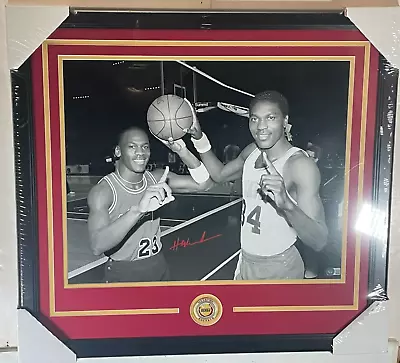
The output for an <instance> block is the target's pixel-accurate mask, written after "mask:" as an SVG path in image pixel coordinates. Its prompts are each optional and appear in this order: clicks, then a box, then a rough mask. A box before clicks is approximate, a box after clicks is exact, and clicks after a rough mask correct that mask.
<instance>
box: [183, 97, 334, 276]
mask: <svg viewBox="0 0 400 363" xmlns="http://www.w3.org/2000/svg"><path fill="white" fill-rule="evenodd" d="M290 127H291V126H290V125H289V123H288V103H287V100H286V99H285V97H284V96H282V95H281V94H280V93H278V92H275V91H266V92H263V93H260V94H258V95H256V96H255V98H254V99H253V100H252V101H251V103H250V107H249V129H250V133H251V135H252V136H253V138H254V142H252V143H251V144H250V145H248V146H247V147H246V148H244V149H243V151H242V152H241V154H240V155H239V156H238V157H237V158H236V159H234V160H232V161H230V162H229V163H227V164H226V165H224V164H223V163H222V162H221V161H220V160H218V158H217V157H216V156H215V154H214V153H213V152H212V150H211V145H210V142H209V141H208V139H207V136H206V135H205V134H204V133H203V132H202V131H201V128H200V125H199V123H198V120H197V121H195V123H194V125H193V127H192V128H191V129H190V130H188V132H189V133H190V134H191V135H192V142H193V144H194V146H195V148H196V149H197V151H198V152H199V154H200V157H201V160H202V161H203V163H204V165H205V166H206V168H207V170H208V171H209V173H210V175H211V178H212V179H213V180H214V181H215V182H217V183H224V182H226V181H231V180H236V179H238V178H240V177H242V193H243V210H242V226H241V254H240V256H239V263H238V266H237V269H236V271H235V276H234V278H235V279H238V280H262V279H303V278H304V263H303V260H302V258H301V256H300V254H299V252H298V250H297V248H296V246H295V243H296V241H297V239H300V240H301V241H302V242H303V243H304V244H306V245H307V246H309V247H311V248H312V249H313V250H315V251H320V250H322V249H323V248H324V246H325V245H326V243H327V235H328V232H327V227H326V224H325V216H324V209H323V206H322V203H321V199H320V196H319V186H320V174H319V170H318V167H317V166H316V164H315V162H314V161H313V160H312V159H311V158H309V157H308V155H307V153H306V152H305V151H304V150H301V149H299V148H297V147H293V146H292V144H291V143H290V140H291V135H290V132H289V131H290Z"/></svg>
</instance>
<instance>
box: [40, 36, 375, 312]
mask: <svg viewBox="0 0 400 363" xmlns="http://www.w3.org/2000/svg"><path fill="white" fill-rule="evenodd" d="M71 42H72V43H71ZM104 42H105V43H106V44H105V43H104ZM104 42H103V41H101V42H96V41H94V42H92V41H81V40H77V41H73V40H71V41H64V40H49V41H46V42H45V43H44V44H43V48H42V56H43V80H44V88H45V90H44V96H45V101H44V107H45V124H46V125H45V130H46V132H47V134H46V167H47V170H51V150H50V147H49V146H50V145H51V138H50V98H49V90H48V86H49V81H48V47H47V45H48V44H58V45H60V44H63V45H70V44H74V45H78V44H79V45H89V44H90V45H110V43H113V44H112V45H119V46H121V45H126V43H127V42H128V43H129V44H128V45H133V44H132V41H122V43H123V44H122V43H121V41H114V42H113V41H110V42H109V41H104ZM137 42H140V45H146V46H147V45H155V46H157V45H159V46H166V45H169V46H178V45H179V46H182V45H197V46H198V45H203V46H208V45H212V46H215V45H221V44H216V43H220V42H212V43H208V42H157V41H155V42H152V41H133V43H135V44H136V43H137ZM154 43H156V44H154ZM166 43H168V44H166ZM178 43H179V44H178ZM181 43H184V44H181ZM199 43H201V44H199ZM204 43H207V44H204ZM224 43H225V44H226V45H229V46H232V45H238V43H243V44H242V45H246V46H254V45H255V43H256V44H258V45H263V46H266V45H267V44H268V45H270V46H271V45H274V46H277V45H282V42H224ZM261 43H262V44H261ZM311 44H312V45H313V46H318V45H319V46H353V47H354V46H362V47H364V49H365V55H366V57H365V59H364V83H363V95H364V98H363V111H362V115H363V116H362V130H365V127H366V97H365V95H367V94H368V86H367V85H368V76H369V54H370V44H369V43H368V42H295V43H293V42H284V45H286V46H291V47H293V46H299V45H302V46H305V45H311ZM136 45H137V44H136ZM266 58H268V60H270V61H271V60H280V61H282V60H286V61H288V60H311V59H312V60H316V59H318V60H321V61H323V60H325V61H327V60H330V61H332V60H338V61H339V60H340V61H349V62H350V77H349V85H350V86H351V87H349V97H348V98H349V104H348V110H349V111H350V110H351V112H348V120H347V121H348V125H347V136H346V138H347V141H346V167H348V166H349V165H348V161H349V158H350V151H351V147H350V144H349V142H351V124H352V122H351V121H352V106H353V97H352V96H353V86H354V71H355V57H354V56H352V57H349V56H347V57H344V56H343V57H340V56H338V57H335V56H326V57H323V56H319V57H313V56H304V57H299V56H297V57H293V56H288V57H282V56H281V57H267V56H264V57H240V56H237V57H236V56H233V57H211V56H208V57H201V56H196V57H184V56H182V57H178V56H175V57H162V56H158V57H149V56H144V57H140V56H101V55H100V56H85V55H83V56H82V55H79V56H72V55H64V56H59V68H58V76H59V81H60V83H59V85H60V86H59V101H60V123H61V124H60V137H61V140H60V145H61V154H62V155H61V161H62V160H65V149H63V148H62V147H63V145H65V135H64V127H65V124H64V102H63V87H61V86H62V85H63V76H62V62H63V60H67V59H81V60H84V59H86V60H89V59H109V60H118V59H136V60H138V59H146V60H153V59H154V60H161V59H162V60H168V59H171V60H177V59H179V60H189V59H193V60H194V59H196V60H225V61H230V60H236V59H238V60H239V59H240V60H253V61H254V60H264V61H265V60H267V59H266ZM283 58H285V59H283ZM367 59H368V61H367ZM60 65H61V67H60ZM60 77H61V78H60ZM366 81H367V82H366ZM61 101H62V102H61ZM361 139H362V140H361ZM360 151H362V152H364V151H365V135H363V134H361V138H360ZM361 158H362V159H364V154H363V153H361V154H360V165H361V166H363V161H361ZM62 169H65V165H62ZM62 172H65V170H62ZM62 175H64V174H62ZM360 176H361V179H362V178H363V168H362V170H361V169H360V170H359V177H360ZM51 179H52V178H51V175H50V174H47V177H46V181H47V198H48V200H47V206H48V212H50V211H52V194H51V186H52V185H51V184H52V183H51V182H52V180H51ZM64 179H65V178H63V177H62V178H61V180H62V181H63V182H62V183H63V184H64V185H63V186H64V187H65V180H64ZM348 179H349V178H346V182H345V193H348ZM49 187H50V188H49ZM64 187H63V190H62V193H63V213H64V214H65V217H64V220H63V228H64V233H63V235H64V238H63V240H64V241H63V242H64V246H63V247H64V260H65V259H66V254H65V248H66V243H65V242H66V239H67V238H66V203H65V197H66V195H65V193H66V192H65V190H64V189H65V188H64ZM345 197H347V199H348V195H345ZM358 197H359V200H358V205H360V203H361V202H362V185H361V190H360V189H359V193H358ZM360 198H361V199H360ZM344 204H346V203H344ZM49 215H52V213H49ZM344 215H345V216H346V218H344V221H345V228H344V229H343V230H344V232H343V240H342V242H343V241H345V242H347V238H346V237H347V236H346V235H345V232H347V217H348V216H347V209H346V210H345V211H344ZM48 234H49V242H50V243H49V248H48V250H49V277H50V315H51V316H79V315H91V316H94V315H120V314H124V315H134V314H171V313H179V308H162V309H131V310H92V311H63V312H61V311H55V296H54V239H53V237H54V236H53V226H52V220H51V222H50V223H49V227H48ZM360 239H361V237H360V236H359V235H358V236H357V242H356V244H357V246H356V249H357V251H356V264H355V270H356V271H355V272H356V274H355V278H354V285H355V286H354V292H357V293H358V289H359V286H358V285H359V262H360V253H359V247H360V246H359V244H360ZM343 250H344V251H346V248H345V246H344V247H343ZM342 252H343V251H342ZM357 252H358V253H357ZM344 257H345V255H344ZM345 263H346V259H345V258H343V254H342V268H343V266H344V267H345ZM343 264H344V265H343ZM65 271H67V265H66V263H65V261H64V287H66V286H68V287H70V286H71V285H68V279H67V284H65V278H66V277H67V273H66V272H65ZM342 271H345V269H342ZM343 275H344V274H342V279H341V280H335V281H334V282H333V280H318V282H317V283H319V284H320V283H325V284H327V283H328V284H330V283H344V282H345V280H344V278H345V276H343ZM282 282H283V281H269V282H267V283H268V284H282ZM293 282H294V281H284V283H286V284H293ZM295 282H297V283H298V281H295ZM262 283H263V282H261V283H260V281H254V282H253V281H250V282H243V283H237V282H236V283H234V284H238V285H240V284H247V285H249V284H258V285H260V284H262ZM300 283H303V284H304V281H301V282H300ZM315 283H316V281H310V282H309V284H315ZM219 284H224V285H228V284H229V285H231V284H232V282H230V281H225V280H224V281H222V283H219ZM80 285H82V286H81V287H90V288H95V287H100V286H98V285H101V286H104V285H106V284H80ZM111 285H113V286H114V287H117V286H118V287H122V286H166V285H167V286H185V285H218V281H213V282H201V283H199V282H193V283H191V282H180V283H164V284H162V285H160V283H154V284H153V283H145V284H140V283H139V284H138V283H136V284H135V283H132V284H128V285H127V284H111ZM78 286H79V285H78ZM74 287H77V285H74ZM107 287H112V286H109V285H108V284H107ZM356 309H358V294H357V296H354V301H353V304H352V305H343V306H266V307H262V306H258V307H234V308H233V311H234V312H250V311H252V312H258V311H328V310H356Z"/></svg>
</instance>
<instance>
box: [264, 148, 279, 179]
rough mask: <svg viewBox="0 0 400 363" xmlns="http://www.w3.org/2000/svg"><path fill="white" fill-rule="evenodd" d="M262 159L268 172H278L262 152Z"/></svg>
mask: <svg viewBox="0 0 400 363" xmlns="http://www.w3.org/2000/svg"><path fill="white" fill-rule="evenodd" d="M262 155H263V160H264V162H265V164H266V165H267V170H268V172H270V173H271V174H278V172H277V171H276V169H275V166H274V164H272V162H271V160H269V159H268V156H267V153H266V152H263V153H262Z"/></svg>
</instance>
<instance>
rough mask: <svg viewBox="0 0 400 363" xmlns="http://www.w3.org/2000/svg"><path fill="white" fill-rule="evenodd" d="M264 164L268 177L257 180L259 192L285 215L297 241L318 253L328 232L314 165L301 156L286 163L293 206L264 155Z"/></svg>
mask: <svg viewBox="0 0 400 363" xmlns="http://www.w3.org/2000/svg"><path fill="white" fill-rule="evenodd" d="M263 154H264V153H263ZM264 160H265V162H266V164H267V169H268V173H267V174H265V175H263V177H262V178H261V186H262V189H263V191H264V192H265V193H268V192H269V193H271V192H272V193H273V195H274V199H275V203H276V205H277V207H278V208H280V209H281V210H282V211H283V212H284V213H285V215H286V217H287V219H288V221H289V222H290V224H291V225H292V227H293V228H294V230H295V231H296V232H297V235H298V237H299V238H300V239H301V241H302V242H303V243H304V244H306V245H307V246H309V247H311V248H312V249H314V250H315V251H321V250H322V249H323V248H324V247H325V245H326V244H327V240H328V228H327V226H326V223H325V213H324V207H323V205H322V201H321V198H320V195H319V188H320V182H321V176H320V172H319V170H318V167H317V166H316V164H315V162H314V161H313V160H312V159H310V158H307V157H304V156H300V157H295V158H293V159H292V160H289V161H288V163H289V165H288V170H290V177H291V179H292V181H293V184H294V186H295V189H296V199H297V205H296V204H295V203H294V202H293V201H292V200H291V199H290V198H289V197H288V193H287V190H286V188H285V183H284V181H283V178H282V176H281V175H280V174H279V173H278V172H277V171H276V169H275V167H274V165H273V164H272V163H271V161H270V160H269V159H268V157H267V156H266V154H264Z"/></svg>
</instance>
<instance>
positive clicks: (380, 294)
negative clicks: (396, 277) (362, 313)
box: [367, 284, 389, 301]
mask: <svg viewBox="0 0 400 363" xmlns="http://www.w3.org/2000/svg"><path fill="white" fill-rule="evenodd" d="M367 298H368V299H369V300H372V301H386V300H389V298H388V296H387V294H386V291H385V290H384V289H383V287H382V285H381V284H378V285H376V286H375V288H374V289H373V290H372V292H371V293H369V294H368V296H367Z"/></svg>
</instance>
